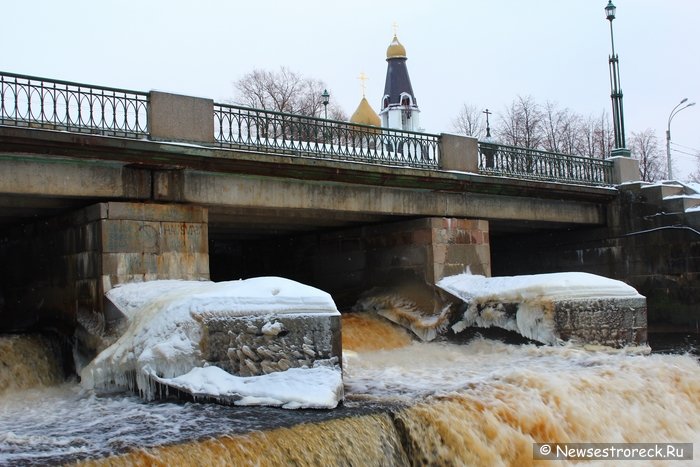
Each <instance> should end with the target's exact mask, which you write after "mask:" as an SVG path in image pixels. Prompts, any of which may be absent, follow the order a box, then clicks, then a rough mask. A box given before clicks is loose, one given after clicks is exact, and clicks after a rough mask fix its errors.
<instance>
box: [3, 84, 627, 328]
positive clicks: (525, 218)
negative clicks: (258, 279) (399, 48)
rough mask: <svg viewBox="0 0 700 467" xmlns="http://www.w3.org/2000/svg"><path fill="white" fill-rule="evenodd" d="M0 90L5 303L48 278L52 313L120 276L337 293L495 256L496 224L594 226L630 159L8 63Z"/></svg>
mask: <svg viewBox="0 0 700 467" xmlns="http://www.w3.org/2000/svg"><path fill="white" fill-rule="evenodd" d="M0 100H1V102H2V106H1V107H0V167H2V170H0V233H1V234H2V235H0V236H2V237H4V238H5V240H4V242H3V243H2V244H0V257H2V258H3V259H4V263H3V264H8V265H11V269H12V270H13V274H12V275H10V276H11V277H10V276H8V274H7V271H6V273H5V276H3V277H2V278H1V279H2V280H3V295H4V297H5V298H4V301H5V307H6V308H9V307H10V306H11V303H17V304H19V303H20V302H22V303H26V302H28V301H29V302H31V301H32V300H33V299H35V301H36V302H37V303H35V304H34V305H31V306H33V307H34V308H35V309H38V308H41V307H45V308H47V306H46V305H45V304H46V303H47V300H48V297H49V296H51V297H52V299H54V304H53V305H52V306H53V309H52V311H47V312H46V313H49V314H52V313H55V309H56V308H61V307H63V308H65V307H68V308H71V311H70V313H69V314H70V315H71V316H73V315H75V314H77V313H79V312H80V310H81V309H83V308H87V309H90V310H98V311H100V312H101V311H102V309H101V306H102V305H101V299H100V298H99V297H101V296H102V293H103V292H104V291H105V290H108V289H109V288H110V287H112V286H114V285H116V284H118V283H121V282H126V281H129V280H144V279H146V280H148V279H155V278H210V277H211V278H212V279H216V280H220V279H225V278H237V277H243V276H246V275H259V274H276V275H284V274H288V275H289V276H292V277H295V278H298V279H301V280H304V281H306V282H308V283H311V284H313V285H317V286H320V287H321V288H325V289H327V290H331V291H337V295H336V294H334V298H336V297H340V298H339V300H340V301H341V302H342V297H345V296H347V297H348V300H351V298H350V297H352V296H354V295H353V294H356V292H357V291H358V290H361V289H362V288H363V287H367V286H368V284H371V283H373V282H374V281H377V280H378V278H382V277H383V278H386V277H388V276H392V277H393V276H397V275H399V276H400V275H402V274H404V273H406V271H408V272H409V273H410V274H412V275H417V276H419V277H420V278H421V279H424V280H426V281H427V282H433V283H434V281H435V280H437V279H439V278H440V277H442V276H444V275H446V274H450V273H456V272H461V271H463V270H464V269H465V268H466V267H470V268H471V270H472V271H474V272H481V273H484V274H490V273H491V259H490V256H491V248H492V247H491V246H490V245H492V243H493V240H494V239H496V238H498V237H499V236H504V238H505V237H508V236H509V235H513V234H515V233H533V232H543V231H545V232H550V231H554V230H560V231H565V230H571V229H582V228H595V227H604V226H606V225H607V224H608V223H609V214H610V206H611V203H613V202H615V200H616V199H617V198H618V195H619V191H618V189H617V188H616V186H617V185H618V184H620V183H623V182H628V181H630V180H634V179H636V177H638V169H637V167H636V161H634V160H632V159H629V158H612V159H607V160H597V159H591V158H586V157H578V156H572V155H564V154H554V153H547V152H543V151H537V150H532V149H525V148H516V147H509V146H503V145H499V144H494V143H491V142H483V141H482V142H479V141H477V140H476V139H474V138H469V137H463V136H456V135H450V134H440V135H435V134H425V133H415V132H406V131H397V130H390V129H384V128H376V127H371V126H363V125H356V124H351V123H348V122H340V121H332V120H325V119H319V118H314V117H308V116H302V115H293V114H284V113H278V112H271V111H264V110H259V109H251V108H245V107H240V106H236V105H230V104H221V103H214V102H213V101H212V100H210V99H203V98H195V97H190V96H180V95H174V94H168V93H163V92H157V91H151V92H140V91H132V90H124V89H116V88H110V87H102V86H94V85H87V84H81V83H72V82H66V81H58V80H50V79H44V78H38V77H31V76H24V75H18V74H12V73H0ZM47 245H50V247H49V246H47ZM28 259H30V260H32V261H35V262H33V266H32V267H29V266H28V264H30V263H32V261H27V260H28ZM273 263H274V264H273ZM36 265H39V266H40V267H37V266H36ZM37 269H38V270H39V271H37ZM368 271H369V272H368ZM61 274H63V276H65V277H68V278H69V279H67V281H68V282H69V283H70V284H71V285H70V287H69V288H71V290H72V291H71V293H70V294H68V296H66V295H65V294H64V293H62V292H61V293H59V292H57V291H58V290H63V289H65V287H66V285H67V284H66V280H64V279H62V280H59V279H57V277H58V276H60V275H61ZM22 281H25V282H27V283H31V284H34V285H35V284H37V283H41V284H43V288H44V289H45V292H43V293H42V294H39V295H36V294H34V295H33V296H32V294H30V293H28V292H27V290H24V288H23V287H22V286H21V285H20V284H19V283H20V282H22ZM34 285H33V286H32V287H34V288H36V287H35V286H34ZM62 288H63V289H62ZM46 290H48V292H46ZM55 295H58V296H59V297H58V298H56V297H55ZM39 296H41V299H39V298H37V297H39ZM38 303H41V305H39V304H38ZM18 306H19V305H18ZM23 306H24V305H23ZM31 306H30V307H31ZM48 308H51V307H48ZM32 319H34V318H32ZM25 321H26V323H30V322H31V319H30V320H28V321H27V320H25ZM26 323H24V324H22V323H20V324H17V326H18V327H22V326H25V325H27V324H26Z"/></svg>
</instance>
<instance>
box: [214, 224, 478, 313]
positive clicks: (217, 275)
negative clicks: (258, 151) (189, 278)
mask: <svg viewBox="0 0 700 467" xmlns="http://www.w3.org/2000/svg"><path fill="white" fill-rule="evenodd" d="M211 250H212V258H211V260H212V278H213V279H214V280H226V279H238V278H240V277H252V276H264V275H271V274H274V275H284V276H286V277H289V278H292V279H294V280H297V281H299V282H303V283H306V284H309V285H312V286H314V287H318V288H320V289H322V290H326V291H327V292H329V293H330V294H331V295H332V296H333V299H334V300H335V302H336V304H337V306H338V308H339V309H340V310H345V309H348V308H350V307H351V306H352V305H353V304H354V303H355V301H356V300H357V298H358V297H359V296H360V295H361V294H362V293H364V292H367V291H368V290H369V289H371V288H373V287H397V286H406V285H407V284H416V285H417V286H426V285H427V286H429V287H432V286H433V285H434V284H435V283H436V282H437V281H439V280H440V279H442V278H443V277H445V276H449V275H453V274H459V273H462V272H464V271H465V270H466V269H467V268H469V269H470V270H471V271H472V272H473V273H474V274H483V275H486V276H490V275H491V258H490V246H489V224H488V222H487V221H485V220H473V219H456V218H440V217H425V218H418V219H412V220H406V221H398V222H390V223H384V224H377V225H371V226H364V227H359V228H351V229H344V230H338V231H334V232H322V233H314V234H306V235H298V236H294V237H285V238H280V239H276V240H270V239H266V240H259V241H247V242H241V241H238V242H236V244H233V243H232V242H228V241H226V240H222V239H216V240H214V241H213V243H212V246H211Z"/></svg>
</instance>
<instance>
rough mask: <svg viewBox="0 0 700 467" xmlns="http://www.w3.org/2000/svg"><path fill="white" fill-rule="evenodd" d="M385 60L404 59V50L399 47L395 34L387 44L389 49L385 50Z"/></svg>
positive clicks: (402, 47) (401, 46) (399, 43)
mask: <svg viewBox="0 0 700 467" xmlns="http://www.w3.org/2000/svg"><path fill="white" fill-rule="evenodd" d="M386 58H387V59H389V58H406V48H405V47H404V46H403V45H401V42H399V38H398V37H396V34H394V39H393V40H392V41H391V44H389V48H388V49H386Z"/></svg>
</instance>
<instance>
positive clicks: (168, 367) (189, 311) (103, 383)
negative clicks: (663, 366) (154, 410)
mask: <svg viewBox="0 0 700 467" xmlns="http://www.w3.org/2000/svg"><path fill="white" fill-rule="evenodd" d="M107 296H108V297H109V299H110V300H112V302H113V303H114V304H115V305H116V306H117V308H119V309H120V311H122V312H123V313H124V314H125V315H126V317H127V318H128V327H127V329H126V331H125V332H124V334H122V336H120V337H119V339H118V340H117V341H116V342H115V343H114V344H113V345H111V346H110V347H108V348H107V349H105V350H104V351H102V352H101V353H100V354H99V355H98V356H97V357H96V358H95V359H94V360H93V361H92V362H90V364H89V365H88V366H86V367H85V368H84V369H83V370H82V371H81V373H80V374H81V379H82V384H83V385H84V386H86V387H88V388H100V389H114V388H121V389H126V388H129V389H138V390H139V392H140V393H141V394H142V396H143V397H144V398H146V399H149V400H150V399H153V398H154V397H155V384H154V381H158V380H163V381H164V380H167V379H172V378H177V377H178V376H181V375H185V374H188V373H189V372H191V370H192V369H194V368H197V367H201V366H203V365H204V364H205V362H204V361H202V358H201V355H200V351H199V342H200V340H201V325H200V323H199V322H198V321H197V319H196V318H197V316H202V315H206V314H213V315H221V316H245V315H260V314H269V315H271V318H272V317H273V316H274V315H275V314H280V313H284V314H301V315H304V314H310V313H314V314H315V313H324V314H329V315H331V316H332V315H339V314H340V313H339V312H338V310H337V308H336V306H335V303H334V302H333V299H332V298H331V296H330V295H329V294H328V293H326V292H324V291H322V290H319V289H316V288H313V287H310V286H307V285H304V284H300V283H298V282H295V281H292V280H289V279H284V278H280V277H259V278H253V279H247V280H240V281H230V282H218V283H214V282H208V281H201V282H197V281H172V280H169V281H151V282H141V283H132V284H125V285H122V286H119V287H116V288H114V289H112V290H110V291H109V292H108V293H107ZM268 324H269V326H268V328H267V329H268V332H270V333H274V332H280V331H281V330H282V328H281V326H282V325H281V324H280V323H274V320H273V319H270V321H269V322H268ZM222 371H223V370H222ZM300 371H301V370H300ZM231 376H233V375H231ZM268 376H269V375H268ZM242 379H243V380H246V379H247V378H242ZM317 379H318V378H313V377H311V378H310V380H309V384H310V385H313V384H316V380H317ZM307 390H309V391H310V392H313V389H309V388H307ZM248 397H251V398H252V397H253V395H252V394H251V395H249V396H248ZM294 397H296V396H294ZM294 397H291V399H290V400H289V401H287V402H288V403H289V404H291V405H294V404H295V402H294V400H296V399H294ZM278 399H279V400H282V399H283V397H282V396H279V398H278ZM250 400H252V399H250ZM287 402H284V403H283V404H280V405H284V404H287ZM336 403H337V401H336ZM291 405H290V406H291Z"/></svg>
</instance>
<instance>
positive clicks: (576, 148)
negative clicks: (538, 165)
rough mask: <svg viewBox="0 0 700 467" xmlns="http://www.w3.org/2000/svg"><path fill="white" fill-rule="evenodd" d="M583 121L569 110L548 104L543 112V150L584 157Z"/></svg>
mask: <svg viewBox="0 0 700 467" xmlns="http://www.w3.org/2000/svg"><path fill="white" fill-rule="evenodd" d="M582 122H583V119H582V118H581V116H580V115H578V114H576V113H574V112H572V111H571V110H569V109H561V108H559V107H558V106H557V105H556V104H554V103H552V102H547V103H546V104H545V106H544V109H543V111H542V125H541V128H542V149H544V150H545V151H549V152H558V153H564V154H575V155H582V154H583V153H584V150H583V147H584V146H585V144H583V143H582V141H581V137H582V133H583V131H584V129H583V123H582Z"/></svg>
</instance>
